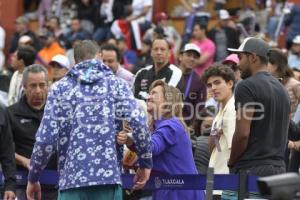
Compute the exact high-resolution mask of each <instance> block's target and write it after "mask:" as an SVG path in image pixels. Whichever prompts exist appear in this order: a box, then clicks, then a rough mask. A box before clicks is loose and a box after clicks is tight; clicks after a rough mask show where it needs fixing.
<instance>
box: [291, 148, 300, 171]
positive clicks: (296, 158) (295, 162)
mask: <svg viewBox="0 0 300 200" xmlns="http://www.w3.org/2000/svg"><path fill="white" fill-rule="evenodd" d="M291 154H292V156H291V160H290V163H289V172H297V173H299V167H300V152H299V151H291Z"/></svg>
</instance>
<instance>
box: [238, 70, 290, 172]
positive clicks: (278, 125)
mask: <svg viewBox="0 0 300 200" xmlns="http://www.w3.org/2000/svg"><path fill="white" fill-rule="evenodd" d="M247 104H248V106H250V105H249V104H252V106H254V107H255V109H256V111H255V113H254V116H253V119H252V122H251V127H250V135H249V139H248V145H247V148H246V150H245V152H244V153H243V154H242V156H241V157H240V159H239V160H238V161H237V162H236V163H235V166H234V167H235V168H237V169H240V168H248V167H253V166H258V165H275V166H280V167H284V166H285V164H284V152H285V148H286V144H287V136H288V126H289V113H290V98H289V96H288V93H287V91H286V89H285V88H284V87H283V85H282V84H281V83H280V82H279V81H278V80H277V79H276V78H274V77H273V76H272V75H271V74H270V73H268V72H258V73H256V74H255V75H253V76H251V77H249V78H247V79H246V80H244V81H241V82H240V83H239V84H238V86H237V88H236V91H235V106H236V109H238V108H239V107H243V106H247ZM237 117H238V116H237Z"/></svg>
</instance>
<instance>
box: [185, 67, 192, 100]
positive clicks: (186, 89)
mask: <svg viewBox="0 0 300 200" xmlns="http://www.w3.org/2000/svg"><path fill="white" fill-rule="evenodd" d="M192 79H193V71H192V72H191V74H190V75H189V80H188V82H187V84H186V87H185V91H184V99H186V98H187V96H188V95H189V92H190V88H191V84H192Z"/></svg>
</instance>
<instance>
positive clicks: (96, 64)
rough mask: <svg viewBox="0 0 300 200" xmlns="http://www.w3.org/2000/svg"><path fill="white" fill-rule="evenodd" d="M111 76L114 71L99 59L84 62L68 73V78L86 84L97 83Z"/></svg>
mask: <svg viewBox="0 0 300 200" xmlns="http://www.w3.org/2000/svg"><path fill="white" fill-rule="evenodd" d="M109 75H113V72H112V70H111V69H110V68H109V67H107V66H106V65H104V64H103V62H101V61H99V60H97V59H91V60H85V61H82V62H80V63H78V64H76V65H74V66H73V67H72V68H71V70H70V71H69V72H68V76H71V77H73V78H75V79H77V80H80V82H81V83H86V84H91V83H95V82H97V81H99V80H101V79H103V78H104V77H107V76H109Z"/></svg>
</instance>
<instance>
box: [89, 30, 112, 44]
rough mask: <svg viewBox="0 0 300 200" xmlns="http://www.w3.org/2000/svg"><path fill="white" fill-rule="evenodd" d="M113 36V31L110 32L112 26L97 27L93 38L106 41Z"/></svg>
mask: <svg viewBox="0 0 300 200" xmlns="http://www.w3.org/2000/svg"><path fill="white" fill-rule="evenodd" d="M111 37H112V33H111V32H110V27H101V28H97V29H96V31H95V33H94V34H93V40H96V41H97V42H104V41H105V40H108V39H109V38H111Z"/></svg>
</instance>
